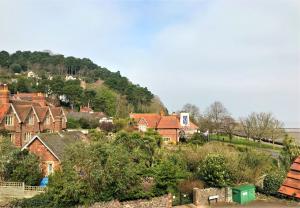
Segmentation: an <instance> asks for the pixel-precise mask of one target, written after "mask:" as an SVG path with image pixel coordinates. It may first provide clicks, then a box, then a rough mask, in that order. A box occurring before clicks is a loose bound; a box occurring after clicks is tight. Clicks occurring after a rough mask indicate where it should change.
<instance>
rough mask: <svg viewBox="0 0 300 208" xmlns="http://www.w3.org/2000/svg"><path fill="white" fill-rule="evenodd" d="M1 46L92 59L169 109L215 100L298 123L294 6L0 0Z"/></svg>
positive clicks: (297, 5) (299, 29)
mask: <svg viewBox="0 0 300 208" xmlns="http://www.w3.org/2000/svg"><path fill="white" fill-rule="evenodd" d="M0 50H6V51H8V52H10V53H13V52H15V51H17V50H31V51H43V50H51V51H52V52H54V53H59V54H64V55H66V56H75V57H80V58H83V57H87V58H90V59H91V60H92V61H94V62H95V63H96V64H98V65H100V66H104V67H107V68H109V69H110V70H112V71H120V72H121V74H122V75H124V76H126V77H128V78H129V79H130V80H131V81H132V82H134V83H138V84H140V85H141V86H146V87H147V88H148V89H150V90H151V91H152V92H153V93H154V94H156V95H158V96H159V97H160V98H161V100H162V101H163V103H164V104H165V105H166V107H167V108H168V109H169V112H172V111H177V110H180V109H181V108H182V106H183V105H184V104H186V103H192V104H195V105H197V106H198V107H199V108H200V111H201V112H204V111H205V109H206V108H207V107H208V106H209V105H210V104H211V103H213V102H214V101H220V102H222V103H223V104H224V106H225V107H226V108H227V109H228V111H229V112H230V113H231V114H232V116H233V117H235V118H240V117H245V116H247V115H248V114H250V113H251V112H271V113H273V114H274V115H275V116H276V117H277V118H278V119H279V120H282V121H283V122H284V123H285V126H286V127H300V1H299V0H160V1H159V0H130V1H129V0H119V1H116V0H109V1H108V0H106V1H104V0H103V1H102V0H98V1H96V0H94V1H92V0H81V1H77V0H43V1H41V0H18V1H17V0H0Z"/></svg>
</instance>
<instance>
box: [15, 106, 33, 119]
mask: <svg viewBox="0 0 300 208" xmlns="http://www.w3.org/2000/svg"><path fill="white" fill-rule="evenodd" d="M14 108H15V110H16V112H17V114H18V116H19V118H20V119H21V121H22V122H24V121H25V120H26V118H27V116H28V114H29V113H30V111H31V110H32V106H31V105H14Z"/></svg>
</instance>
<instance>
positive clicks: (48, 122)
mask: <svg viewBox="0 0 300 208" xmlns="http://www.w3.org/2000/svg"><path fill="white" fill-rule="evenodd" d="M45 124H47V125H49V124H50V116H49V115H47V117H46V121H45Z"/></svg>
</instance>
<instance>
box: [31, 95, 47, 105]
mask: <svg viewBox="0 0 300 208" xmlns="http://www.w3.org/2000/svg"><path fill="white" fill-rule="evenodd" d="M32 101H33V102H36V103H39V104H40V105H41V106H46V98H45V95H44V94H43V93H41V92H38V93H36V95H35V96H32Z"/></svg>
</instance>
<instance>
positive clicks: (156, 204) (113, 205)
mask: <svg viewBox="0 0 300 208" xmlns="http://www.w3.org/2000/svg"><path fill="white" fill-rule="evenodd" d="M171 207H172V195H171V194H168V195H165V196H161V197H155V198H152V199H150V200H135V201H126V202H119V201H110V202H99V203H95V204H93V205H92V206H90V208H171Z"/></svg>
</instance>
